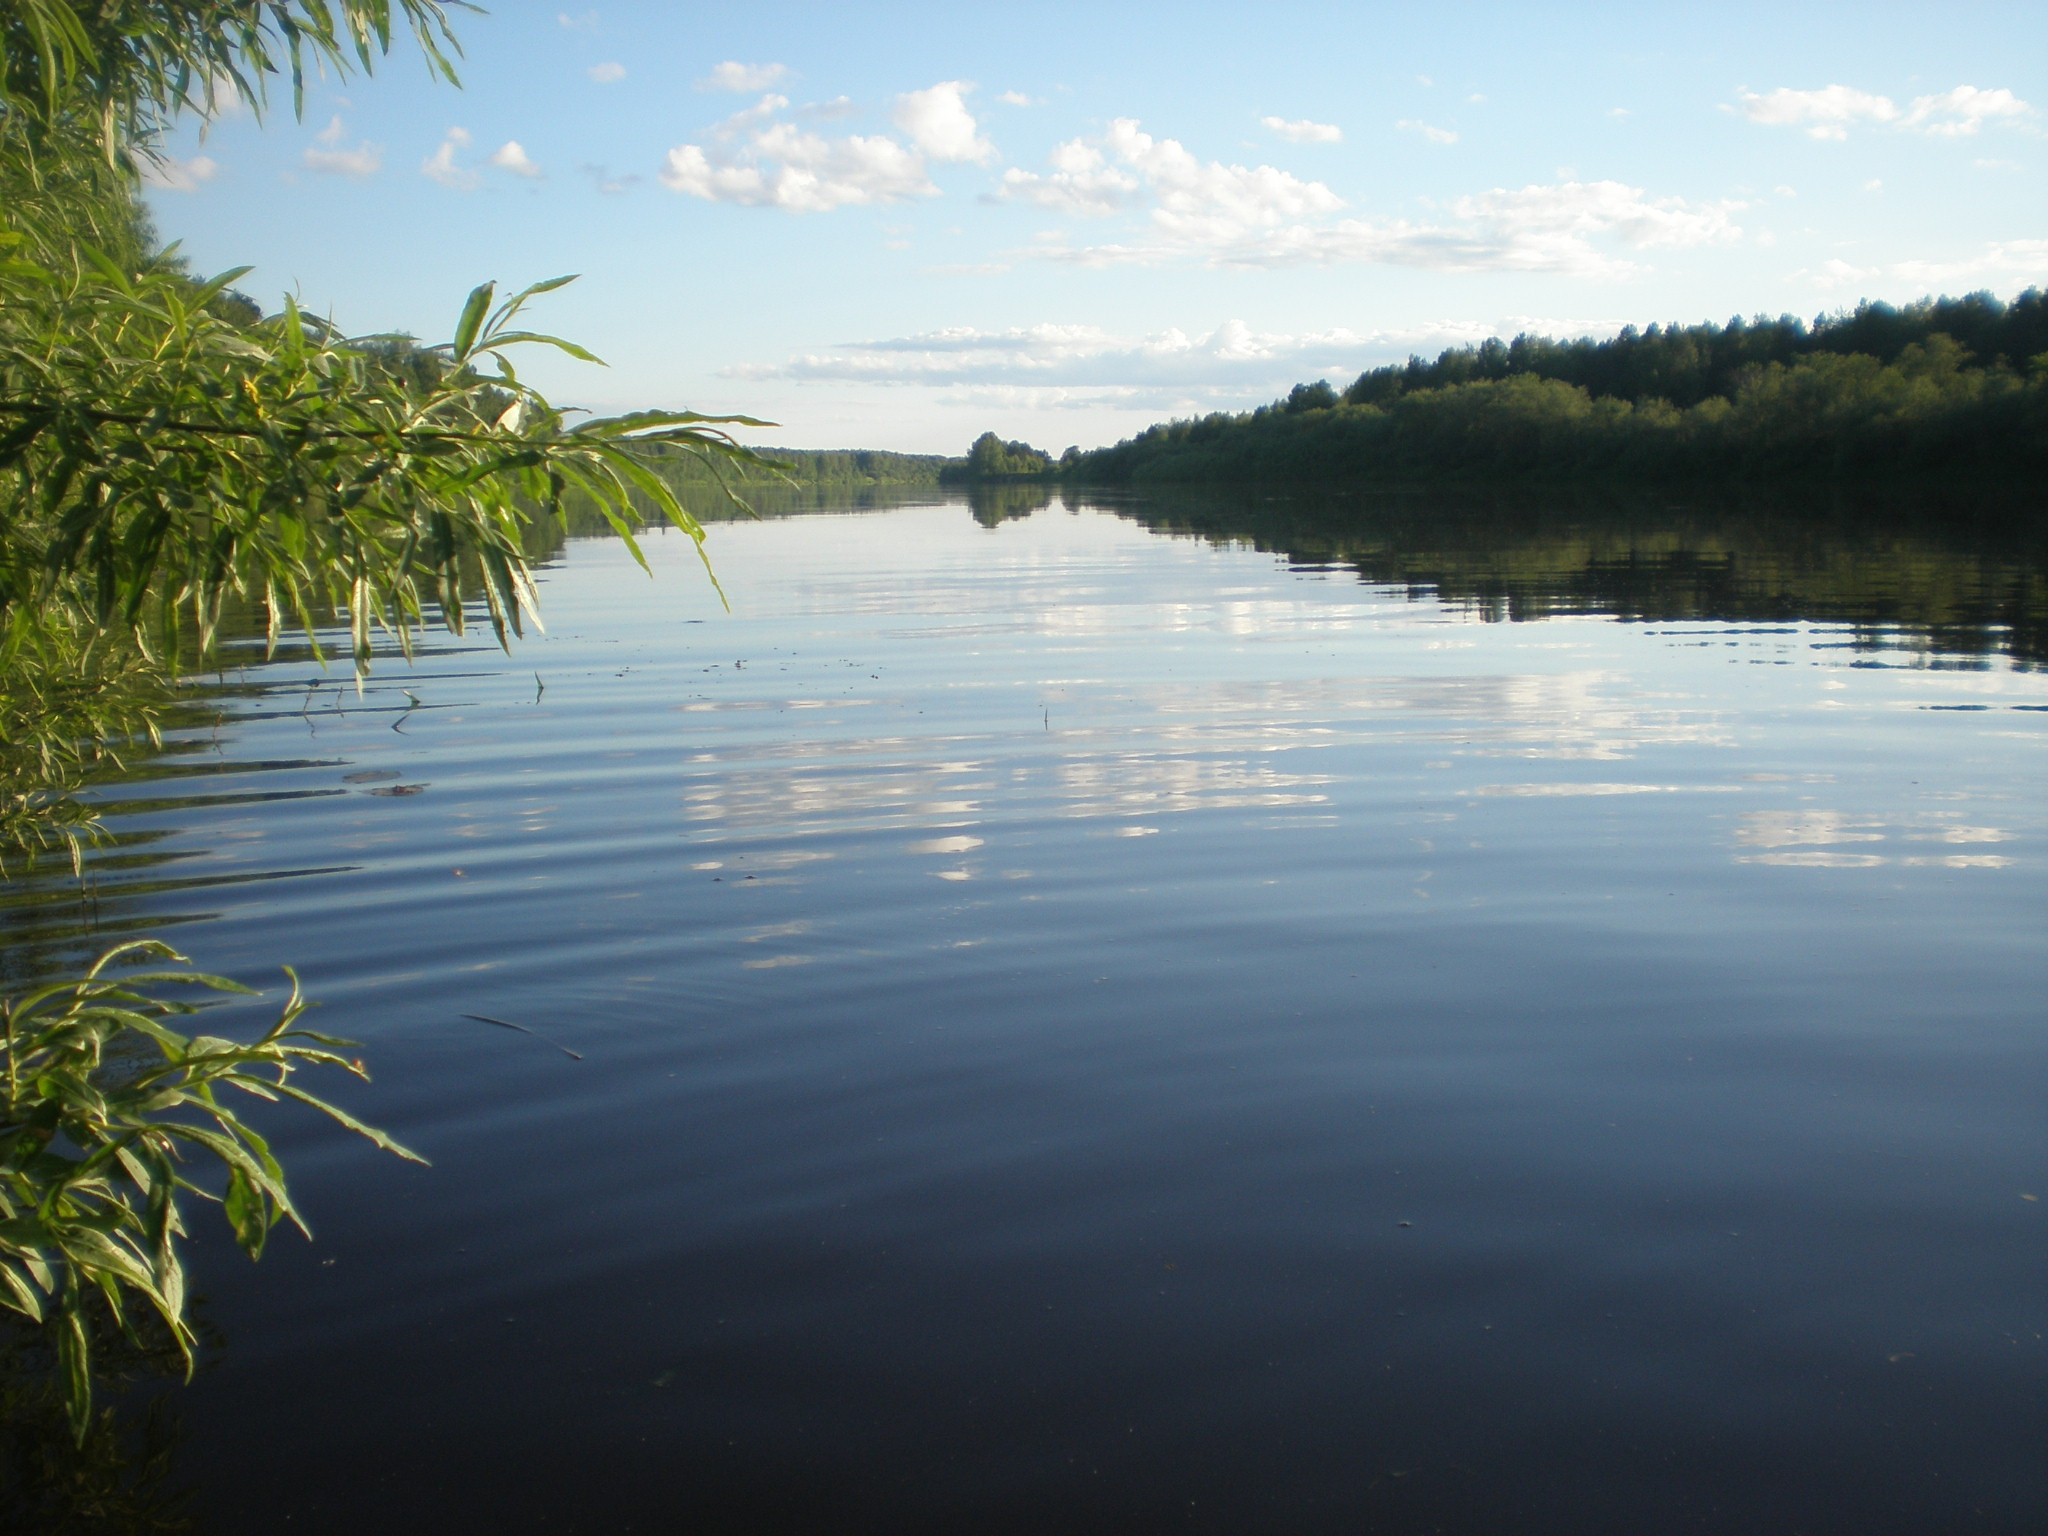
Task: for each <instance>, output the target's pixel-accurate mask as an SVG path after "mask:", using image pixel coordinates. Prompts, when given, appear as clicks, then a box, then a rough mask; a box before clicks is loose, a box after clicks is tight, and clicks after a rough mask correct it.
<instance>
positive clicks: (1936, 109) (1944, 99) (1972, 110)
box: [1906, 85, 2034, 137]
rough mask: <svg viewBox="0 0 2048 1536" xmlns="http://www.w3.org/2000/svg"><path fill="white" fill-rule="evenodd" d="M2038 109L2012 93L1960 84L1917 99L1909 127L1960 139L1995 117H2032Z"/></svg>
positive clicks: (1909, 115) (1910, 114)
mask: <svg viewBox="0 0 2048 1536" xmlns="http://www.w3.org/2000/svg"><path fill="white" fill-rule="evenodd" d="M2033 112H2034V109H2033V108H2032V107H2030V106H2028V105H2027V104H2026V103H2025V102H2024V101H2021V100H2020V99H2019V97H2017V96H2015V95H2013V93H2012V92H2011V91H2008V90H2003V89H2000V90H1995V91H1980V90H1979V89H1977V87H1976V86H1974V85H1959V86H1957V87H1956V88H1955V89H1954V90H1952V91H1943V92H1942V93H1941V94H1940V95H1938V96H1916V97H1914V98H1913V105H1912V107H1911V109H1910V110H1909V111H1908V112H1907V113H1906V126H1907V127H1909V128H1918V129H1919V130H1920V131H1921V132H1923V133H1933V134H1940V135H1942V136H1944V137H1960V136H1961V135H1964V134H1971V133H1975V132H1976V131H1977V130H1978V128H1980V127H1981V126H1983V124H1984V123H1985V122H1986V121H1987V120H1988V119H1991V118H1997V117H2005V118H2015V117H2031V116H2033Z"/></svg>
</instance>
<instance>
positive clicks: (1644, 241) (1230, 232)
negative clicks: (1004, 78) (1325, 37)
mask: <svg viewBox="0 0 2048 1536" xmlns="http://www.w3.org/2000/svg"><path fill="white" fill-rule="evenodd" d="M1136 127H1137V125H1136V124H1135V123H1129V122H1128V121H1125V122H1120V123H1118V124H1116V125H1113V128H1112V135H1111V144H1112V152H1113V153H1114V154H1115V157H1116V159H1117V160H1118V161H1119V162H1121V163H1122V164H1125V165H1129V166H1132V167H1133V168H1134V169H1135V170H1136V172H1137V173H1138V176H1139V178H1140V179H1141V183H1142V184H1141V186H1140V187H1138V188H1133V189H1128V191H1127V192H1125V193H1123V194H1122V195H1123V197H1124V202H1122V203H1120V202H1117V201H1116V200H1115V197H1114V196H1112V195H1108V194H1104V195H1099V196H1098V197H1097V199H1096V201H1095V202H1094V203H1093V204H1092V205H1090V204H1088V203H1087V202H1086V196H1087V194H1088V193H1090V192H1092V191H1094V190H1095V188H1094V186H1093V184H1090V183H1084V182H1083V179H1082V178H1083V177H1084V176H1088V175H1092V176H1095V177H1098V178H1100V177H1104V176H1106V175H1109V174H1112V173H1115V172H1116V171H1117V169H1118V167H1117V166H1116V165H1113V164H1109V163H1108V162H1107V161H1106V160H1105V161H1103V162H1101V163H1099V164H1096V165H1094V166H1092V167H1089V166H1085V165H1082V164H1081V161H1082V159H1083V157H1084V156H1085V154H1086V153H1087V152H1089V151H1090V149H1091V146H1088V145H1085V144H1080V143H1079V141H1076V143H1075V144H1072V145H1062V146H1061V150H1060V152H1061V153H1072V154H1073V155H1074V157H1075V166H1076V168H1075V169H1072V170H1069V171H1068V172H1067V173H1066V174H1067V176H1068V180H1067V181H1066V182H1064V183H1063V182H1061V181H1060V179H1059V174H1058V173H1056V174H1055V175H1054V176H1052V177H1027V176H1026V174H1025V173H1021V172H1012V173H1011V174H1010V175H1009V176H1008V177H1006V178H1005V182H1006V186H1005V190H1006V192H1008V193H1010V194H1011V195H1023V196H1028V197H1031V198H1032V199H1033V200H1034V201H1037V202H1040V203H1041V204H1044V205H1046V206H1051V207H1061V208H1063V209H1064V210H1065V211H1069V212H1075V213H1095V214H1105V213H1111V212H1115V211H1116V209H1117V208H1118V207H1120V206H1124V205H1125V204H1126V203H1128V202H1130V201H1136V200H1139V199H1141V198H1142V197H1144V196H1147V195H1149V196H1151V197H1153V198H1155V199H1156V200H1157V201H1158V203H1159V207H1157V208H1156V209H1155V210H1154V211H1153V214H1152V218H1151V229H1150V231H1149V235H1150V238H1149V239H1141V240H1136V241H1127V242H1115V243H1103V244H1098V245H1091V246H1079V247H1077V246H1073V245H1071V244H1069V243H1068V242H1067V241H1066V240H1065V239H1064V237H1062V236H1060V235H1058V234H1056V233H1055V234H1050V235H1043V236H1041V237H1040V238H1039V242H1038V244H1037V245H1036V246H1035V247H1034V248H1033V250H1032V251H1031V253H1030V254H1032V255H1034V256H1037V257H1038V258H1040V259H1044V260H1052V261H1063V262H1071V263H1076V264H1079V265H1083V266H1094V267H1102V266H1118V265H1156V264H1159V263H1162V262H1168V261H1173V260H1176V259H1180V258H1184V257H1187V256H1190V255H1193V256H1197V257H1200V258H1202V259H1204V260H1206V261H1208V262H1209V263H1210V264H1211V265H1216V266H1236V267H1282V266H1296V265H1318V266H1326V265H1333V264H1337V263H1349V262H1374V263H1382V264H1387V265H1393V266H1409V267H1425V268H1433V269H1436V270H1438V271H1448V272H1478V271H1510V272H1557V273H1564V274H1567V275H1570V276H1578V277H1596V276H1608V277H1612V276H1623V275H1627V274H1629V273H1631V272H1634V271H1637V270H1639V267H1638V264H1637V263H1635V262H1633V261H1630V260H1628V259H1627V258H1626V257H1624V256H1619V255H1616V254H1614V253H1612V252H1611V251H1609V250H1607V249H1604V248H1603V246H1604V245H1606V244H1609V243H1611V244H1618V245H1621V246H1623V247H1628V248H1632V249H1637V250H1646V249H1656V248H1667V249H1669V248H1679V247H1686V246H1696V245H1706V244H1718V243H1725V242H1728V241H1732V240H1736V239H1739V238H1740V237H1741V233H1742V231H1741V230H1740V229H1739V228H1738V227H1737V226H1736V225H1735V223H1734V222H1733V220H1732V219H1731V217H1730V215H1731V213H1732V212H1733V211H1734V210H1735V209H1736V208H1738V207H1740V206H1741V205H1740V204H1736V203H1728V202H1718V203H1693V202H1688V201H1687V200H1685V199H1684V198H1677V197H1664V198H1657V197H1651V196H1649V195H1648V194H1647V193H1646V192H1645V191H1644V190H1643V189H1642V188H1640V187H1631V186H1627V185H1625V184H1624V183H1622V182H1618V181H1595V182H1581V181H1576V180H1567V181H1563V182H1559V183H1555V184H1551V185H1537V186H1528V187H1523V188H1520V189H1518V190H1510V189H1506V188H1495V189H1494V190H1492V191H1490V192H1484V193H1479V194H1475V195H1473V196H1469V197H1462V198H1459V199H1457V200H1456V201H1454V202H1453V203H1452V204H1451V205H1450V207H1449V209H1448V210H1447V211H1448V213H1449V215H1450V219H1449V220H1448V221H1445V222H1436V223H1415V222H1411V221H1409V220H1406V219H1396V220H1390V221H1374V220H1368V219H1343V220H1340V221H1338V222H1336V223H1334V224H1332V223H1321V222H1314V220H1315V216H1316V215H1319V214H1324V213H1328V212H1330V211H1331V210H1333V209H1335V208H1338V207H1341V206H1342V203H1341V200H1339V199H1338V197H1337V196H1336V194H1335V193H1333V192H1331V191H1330V189H1329V188H1327V187H1325V186H1323V185H1322V184H1321V183H1319V182H1300V181H1296V180H1295V179H1294V178H1293V177H1291V176H1287V175H1286V174H1285V173H1284V172H1278V171H1274V170H1273V169H1272V168H1271V167H1270V166H1262V167H1260V168H1259V171H1258V172H1247V171H1244V170H1243V169H1242V168H1241V167H1224V166H1215V165H1210V166H1207V167H1203V166H1200V165H1198V164H1197V163H1196V162H1194V160H1193V157H1192V156H1188V155H1187V154H1186V151H1185V150H1182V149H1181V148H1180V146H1179V145H1178V144H1174V143H1173V141H1171V140H1167V141H1165V143H1164V144H1163V145H1158V146H1154V145H1153V144H1152V141H1151V140H1150V139H1149V138H1147V137H1146V136H1145V135H1143V134H1139V133H1137V132H1136ZM1119 131H1121V134H1122V142H1121V143H1119V142H1118V136H1119ZM1137 141H1142V144H1143V146H1149V148H1144V149H1142V150H1141V148H1140V147H1139V146H1138V143H1137ZM1168 149H1170V150H1171V151H1172V152H1173V153H1172V154H1168V153H1167V152H1166V151H1167V150H1168ZM1115 191H1116V189H1114V188H1111V189H1110V192H1111V193H1114V192H1115Z"/></svg>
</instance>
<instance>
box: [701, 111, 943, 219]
mask: <svg viewBox="0 0 2048 1536" xmlns="http://www.w3.org/2000/svg"><path fill="white" fill-rule="evenodd" d="M788 107H789V101H788V99H787V98H786V97H782V96H774V95H768V96H763V97H762V98H761V99H760V100H759V101H758V102H756V103H755V104H754V105H753V106H751V107H748V108H746V109H744V110H743V111H740V112H735V113H734V114H733V115H732V116H731V117H729V118H727V119H726V120H725V121H724V122H722V123H720V124H718V125H717V126H716V127H715V128H714V129H713V130H712V132H711V134H710V138H711V142H710V144H708V145H703V144H679V145H677V146H676V147H675V148H674V149H671V150H670V151H669V152H668V156H667V159H666V161H665V162H664V164H663V167H662V171H661V180H662V184H663V185H664V186H666V187H667V188H668V189H669V190H670V191H672V192H680V193H683V194H685V195H687V196H690V197H701V198H704V199H706V200H707V201H710V202H720V203H738V204H740V205H742V206H745V207H752V208H782V209H785V210H787V211H789V212H791V213H822V212H826V211H829V210H831V209H833V208H843V207H846V206H848V205H854V204H863V203H893V202H901V201H903V200H905V199H907V198H913V197H934V196H936V195H937V194H938V190H939V189H938V188H937V187H935V186H933V185H932V183H931V178H930V177H928V176H927V175H926V174H925V164H924V157H923V156H922V155H921V154H919V153H918V152H917V151H916V150H915V149H909V148H906V147H905V146H904V145H902V144H900V143H898V142H897V141H896V140H895V139H892V138H890V137H889V136H888V135H887V134H871V135H860V134H854V135H851V136H849V137H847V138H841V139H828V138H825V137H824V136H823V135H821V134H816V133H811V132H808V131H806V130H804V129H802V128H799V127H797V126H796V125H795V124H794V123H791V122H789V121H787V120H785V119H784V118H783V117H782V114H783V113H784V112H785V111H786V110H787V109H788Z"/></svg>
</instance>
